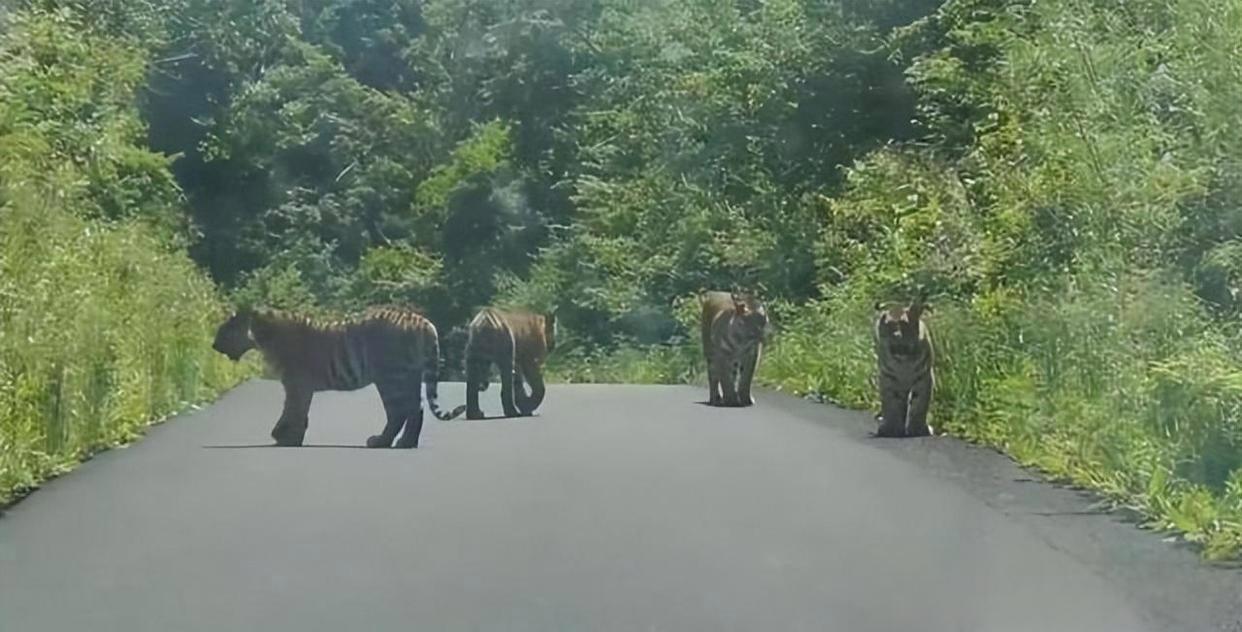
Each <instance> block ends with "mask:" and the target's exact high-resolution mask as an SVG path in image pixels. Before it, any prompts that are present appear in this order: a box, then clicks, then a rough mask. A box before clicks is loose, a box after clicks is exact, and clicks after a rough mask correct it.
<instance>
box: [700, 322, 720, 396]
mask: <svg viewBox="0 0 1242 632" xmlns="http://www.w3.org/2000/svg"><path fill="white" fill-rule="evenodd" d="M710 344H711V343H710V341H709V340H708V339H707V336H706V335H704V337H703V349H704V351H703V359H704V360H706V363H707V405H708V406H720V405H721V404H722V403H723V401H722V400H721V399H720V374H719V373H717V372H716V362H715V358H713V357H712V354H711V352H709V351H707V349H708V348H709V345H710Z"/></svg>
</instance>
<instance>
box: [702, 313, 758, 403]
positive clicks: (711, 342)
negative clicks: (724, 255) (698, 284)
mask: <svg viewBox="0 0 1242 632" xmlns="http://www.w3.org/2000/svg"><path fill="white" fill-rule="evenodd" d="M699 301H700V302H701V303H702V304H703V316H702V320H701V325H702V330H703V357H704V358H705V359H706V360H707V382H708V385H707V402H708V404H711V405H712V406H751V405H753V404H754V403H755V400H754V398H753V397H751V393H750V385H751V381H752V380H753V379H754V377H755V368H756V367H757V366H758V365H759V356H760V355H761V354H762V352H763V340H764V333H765V330H766V329H767V326H768V314H767V310H766V309H765V308H764V306H763V304H762V303H760V302H759V301H758V300H757V299H756V298H755V297H754V296H753V295H751V294H744V293H738V292H716V291H708V292H704V293H703V294H702V295H701V296H700V297H699ZM735 379H736V382H735V381H734V380H735ZM722 391H723V393H722Z"/></svg>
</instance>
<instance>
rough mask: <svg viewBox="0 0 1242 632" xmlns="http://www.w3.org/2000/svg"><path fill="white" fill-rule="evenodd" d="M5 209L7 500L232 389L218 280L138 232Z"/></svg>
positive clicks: (0, 227)
mask: <svg viewBox="0 0 1242 632" xmlns="http://www.w3.org/2000/svg"><path fill="white" fill-rule="evenodd" d="M8 198H9V199H8V200H7V201H5V202H4V203H3V204H2V205H0V503H4V502H7V501H9V500H11V499H12V498H13V497H14V496H15V495H17V494H19V493H20V492H21V491H22V490H25V489H29V488H32V487H34V486H36V485H38V484H39V483H40V482H41V481H43V480H44V479H46V478H48V477H50V476H53V475H56V474H58V473H60V472H63V471H65V470H66V469H68V468H70V467H72V466H73V465H74V464H75V463H77V462H78V461H80V460H81V459H83V458H86V457H88V456H90V455H91V454H92V453H94V452H97V451H98V450H100V449H103V448H106V447H108V446H112V445H116V444H119V443H123V442H126V441H129V440H132V439H134V438H135V437H137V436H138V435H139V433H140V432H141V430H142V428H143V427H144V426H146V425H148V424H150V423H151V422H152V421H153V420H158V419H160V418H163V417H165V416H167V415H169V414H172V413H174V412H176V411H178V410H181V409H183V408H185V407H186V406H188V405H189V404H191V403H193V402H198V401H202V400H205V399H208V398H210V397H212V396H214V395H216V394H218V393H219V392H221V391H222V390H224V389H226V388H228V387H230V386H232V385H233V384H235V383H236V382H237V381H238V379H239V378H240V377H241V376H242V372H243V371H244V370H245V369H243V368H237V367H233V366H231V365H229V364H228V363H227V360H224V359H223V358H222V356H219V355H218V354H216V353H214V352H213V351H212V350H211V334H212V329H213V327H214V326H215V325H216V324H217V319H218V318H219V317H220V315H221V313H222V307H221V305H220V302H219V300H218V297H217V295H216V290H215V288H214V287H213V286H212V284H211V283H210V282H209V281H208V280H207V279H206V278H205V277H204V276H203V275H202V274H201V273H200V272H199V271H198V270H197V269H196V268H195V267H194V265H193V264H192V263H191V262H190V260H189V259H188V258H187V257H186V256H185V255H184V253H182V252H180V251H177V250H175V249H173V248H171V247H170V246H168V245H167V244H166V243H165V240H164V239H162V238H161V237H159V236H157V235H156V231H155V230H153V229H150V228H148V227H147V226H145V225H143V224H142V223H140V222H137V221H134V222H126V223H119V224H105V223H102V222H96V221H88V220H83V219H81V218H78V217H75V216H74V215H73V214H71V213H70V212H68V211H67V210H66V209H65V208H63V205H64V204H65V202H64V199H63V198H60V197H54V196H41V195H39V194H36V193H32V192H30V191H23V192H16V193H12V194H10V195H9V196H8Z"/></svg>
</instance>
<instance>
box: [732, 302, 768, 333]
mask: <svg viewBox="0 0 1242 632" xmlns="http://www.w3.org/2000/svg"><path fill="white" fill-rule="evenodd" d="M733 315H734V317H735V320H734V323H735V325H736V326H737V329H736V330H735V331H736V334H735V335H736V337H737V340H738V342H742V343H747V344H749V343H761V342H763V340H764V338H765V335H766V333H767V329H768V312H767V309H765V308H764V306H763V303H760V302H759V299H757V298H755V296H754V295H753V294H748V293H747V294H743V293H739V292H734V293H733Z"/></svg>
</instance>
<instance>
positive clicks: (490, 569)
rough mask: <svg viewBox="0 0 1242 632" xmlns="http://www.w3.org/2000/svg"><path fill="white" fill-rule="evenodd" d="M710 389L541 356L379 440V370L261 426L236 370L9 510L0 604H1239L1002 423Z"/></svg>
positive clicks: (805, 609) (826, 610)
mask: <svg viewBox="0 0 1242 632" xmlns="http://www.w3.org/2000/svg"><path fill="white" fill-rule="evenodd" d="M704 394H705V393H704V392H703V390H701V389H697V388H688V387H638V386H554V387H552V388H551V389H550V392H549V395H548V399H547V401H546V402H545V404H544V407H543V409H542V411H541V414H540V416H538V417H534V418H527V419H521V420H488V421H477V422H468V421H460V420H458V421H451V422H436V421H432V420H429V421H428V423H427V425H426V426H425V428H424V430H423V441H422V447H421V448H420V449H418V450H414V451H397V450H387V451H369V450H365V449H357V448H355V446H358V445H360V444H361V443H362V442H363V441H364V440H365V438H366V437H367V436H368V435H369V434H371V433H373V432H374V431H376V430H377V429H378V428H379V426H380V425H381V423H382V422H381V418H382V415H381V408H380V404H379V401H378V397H377V396H376V395H375V392H374V391H373V390H371V389H367V390H364V391H359V392H355V393H344V394H327V395H323V394H321V395H318V396H316V401H315V404H314V406H313V407H312V412H311V428H310V432H309V433H308V435H307V442H308V444H309V445H308V447H304V448H268V447H265V444H267V442H268V437H267V432H268V429H269V427H270V425H271V422H272V421H273V420H274V418H275V416H276V415H277V414H278V412H279V408H280V388H279V386H278V385H277V384H275V383H272V382H251V383H248V384H246V385H243V386H242V387H240V388H238V389H237V390H235V391H233V392H232V393H230V394H228V395H227V396H226V397H224V398H223V399H222V400H221V401H220V402H219V403H217V404H216V405H214V406H212V407H210V408H209V409H205V410H202V411H199V412H196V413H194V414H190V415H186V416H182V417H179V418H177V419H174V420H172V421H170V422H169V423H166V424H164V425H162V426H159V427H157V428H156V429H154V430H153V431H152V432H151V434H150V436H149V437H147V438H146V439H145V440H144V441H142V442H140V443H139V444H137V445H135V446H133V447H130V448H128V449H124V450H115V451H112V452H109V453H106V454H103V455H101V456H99V457H97V458H96V459H94V460H92V461H91V462H89V463H87V464H86V465H84V466H83V467H82V468H81V469H79V470H78V471H76V472H74V473H72V474H70V475H68V476H65V477H62V478H61V479H58V480H56V481H53V482H51V483H50V484H48V485H47V486H46V487H45V488H44V489H42V490H40V491H38V492H36V493H35V494H33V495H31V496H30V497H28V498H27V499H26V500H25V501H23V502H21V503H19V504H18V505H16V506H15V507H12V508H10V509H9V510H8V511H7V512H6V514H5V515H3V516H2V517H0V630H3V631H5V632H41V631H53V630H54V631H66V630H92V631H111V630H117V631H125V632H138V631H146V630H150V631H158V632H179V631H194V630H211V631H213V632H214V631H219V630H264V631H284V630H289V631H297V632H311V631H317V630H325V631H329V630H330V631H338V630H340V631H349V630H403V631H404V630H434V631H441V630H505V631H517V630H532V631H534V630H538V631H549V630H644V631H646V630H669V631H677V632H681V631H695V630H710V631H720V630H748V631H749V630H754V631H765V632H766V631H780V630H814V631H823V630H833V631H836V630H839V631H842V632H870V631H876V632H893V631H904V630H917V631H919V632H940V631H950V630H951V631H955V632H960V631H986V632H1000V631H1010V630H1013V631H1019V630H1031V631H1038V632H1051V631H1056V632H1066V631H1071V630H1083V631H1090V632H1107V631H1113V630H1115V631H1125V632H1140V631H1145V630H1176V631H1178V632H1181V631H1198V630H1212V631H1222V630H1225V631H1229V632H1240V631H1242V573H1240V572H1239V571H1237V570H1229V569H1218V568H1211V567H1208V566H1206V565H1203V564H1201V563H1200V562H1198V561H1197V559H1196V557H1195V554H1194V553H1193V552H1191V551H1189V550H1187V549H1186V548H1185V547H1181V546H1178V545H1175V544H1170V543H1167V542H1163V541H1162V540H1161V537H1160V536H1159V535H1157V534H1152V533H1150V532H1144V531H1141V530H1139V529H1137V528H1135V527H1134V526H1133V525H1131V524H1127V523H1125V522H1124V521H1123V520H1121V519H1120V518H1119V517H1117V516H1115V515H1109V514H1103V513H1100V512H1097V511H1094V510H1093V508H1092V505H1091V501H1090V499H1089V498H1087V497H1085V496H1083V495H1081V494H1079V493H1077V492H1074V491H1071V490H1065V489H1058V488H1055V487H1053V486H1050V485H1047V484H1044V483H1040V482H1037V481H1035V480H1033V478H1032V475H1031V474H1029V473H1027V472H1024V471H1022V470H1020V469H1018V468H1016V467H1014V466H1013V465H1012V464H1011V463H1010V462H1009V461H1008V460H1006V459H1005V458H1003V457H1001V456H999V455H997V454H995V453H993V452H990V451H986V450H981V449H977V448H973V447H970V446H966V445H964V444H962V443H960V442H957V441H954V440H951V439H944V438H935V439H909V440H885V439H874V438H870V437H869V436H868V435H869V430H871V429H872V422H871V421H870V418H869V416H868V415H866V414H864V413H853V412H843V411H840V410H837V409H834V408H831V407H827V406H820V405H816V404H812V403H809V402H804V401H801V400H796V399H794V398H790V397H786V396H783V395H779V394H775V393H770V392H761V393H759V394H758V396H757V399H758V402H759V403H758V405H757V406H756V407H754V408H750V409H737V410H719V409H713V408H709V407H706V406H703V405H700V404H698V403H697V402H699V401H700V400H702V399H703V396H704ZM462 398H463V393H462V388H461V385H460V384H446V385H444V388H443V389H442V400H443V402H444V404H445V406H446V408H447V407H449V406H451V405H455V404H456V403H459V402H460V401H462ZM484 401H485V406H486V405H489V404H490V405H491V408H492V409H497V410H496V411H495V412H498V406H497V405H496V401H495V394H494V393H490V392H489V393H487V394H485V396H484Z"/></svg>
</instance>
